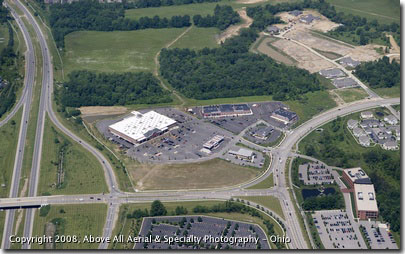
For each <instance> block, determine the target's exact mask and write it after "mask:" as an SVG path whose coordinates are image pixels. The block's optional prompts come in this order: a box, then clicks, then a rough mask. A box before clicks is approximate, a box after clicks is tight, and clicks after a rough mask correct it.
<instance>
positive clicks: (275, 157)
mask: <svg viewBox="0 0 405 254" xmlns="http://www.w3.org/2000/svg"><path fill="white" fill-rule="evenodd" d="M5 3H6V5H8V7H9V8H10V9H11V10H12V8H14V7H13V6H11V5H9V4H7V2H5ZM13 3H14V4H15V5H16V6H17V7H18V8H19V9H20V10H21V11H22V12H24V16H25V17H26V18H27V20H28V23H29V24H30V26H32V27H33V28H34V31H35V34H36V35H35V36H36V37H37V38H38V41H39V44H40V49H41V54H42V58H43V69H42V70H43V81H42V90H41V102H40V109H39V115H38V126H37V132H36V139H35V148H34V156H33V157H34V161H33V167H32V169H31V176H30V188H29V197H18V183H19V179H20V175H19V174H20V173H21V172H20V171H21V167H22V165H21V162H22V158H23V153H24V150H23V149H24V144H25V137H26V129H27V124H28V119H29V108H30V106H31V101H32V87H33V84H34V74H35V64H36V63H35V55H34V48H33V45H32V41H31V38H30V34H29V33H28V31H27V29H26V27H25V25H24V23H23V22H22V19H21V18H20V17H19V16H18V14H16V13H15V12H14V11H13V10H12V14H13V16H14V18H15V19H16V21H17V23H18V25H19V27H20V29H21V30H22V31H23V35H24V38H25V41H26V43H27V46H28V47H27V48H28V51H27V58H26V59H28V60H27V66H26V67H27V68H26V72H27V73H26V80H25V88H24V91H26V92H24V93H23V96H22V97H21V100H20V101H19V102H18V103H17V106H16V107H15V108H17V107H20V106H21V105H24V113H23V118H22V125H21V130H20V136H19V141H18V150H19V152H18V153H17V156H16V163H15V167H14V173H13V182H12V189H11V192H10V198H5V199H1V200H0V206H2V207H3V206H21V205H46V204H91V203H105V204H107V205H108V212H107V218H106V223H105V226H104V230H103V237H108V236H110V237H111V234H112V231H113V229H114V226H115V222H116V221H117V214H118V209H119V206H120V205H121V204H125V203H139V202H150V201H154V200H157V199H159V200H161V201H168V202H169V201H173V202H175V201H187V200H190V201H191V200H229V199H230V198H232V197H236V196H268V195H272V196H275V197H277V198H278V199H279V200H280V201H281V202H280V203H281V205H282V208H283V211H284V214H285V217H286V219H285V220H281V221H282V223H283V224H284V225H285V226H286V234H287V235H288V236H289V237H290V239H291V243H290V245H289V247H290V248H299V249H306V248H310V247H311V246H307V244H306V242H305V240H304V236H303V234H306V232H302V229H301V227H300V224H299V218H298V217H297V215H296V213H295V211H294V206H293V202H294V201H293V200H291V197H290V194H289V192H288V189H289V188H290V186H292V182H291V175H290V177H289V180H290V181H289V182H287V181H286V176H285V169H286V166H288V165H287V164H286V162H287V159H288V157H290V156H291V152H292V151H293V150H294V145H296V144H297V142H299V140H301V139H302V138H303V137H304V136H305V135H307V134H308V133H309V132H311V131H312V130H313V129H315V128H317V127H318V126H321V125H323V124H325V123H327V122H329V121H332V120H334V119H336V117H338V116H344V115H347V114H351V113H353V112H357V111H362V110H365V109H370V108H375V107H380V106H381V105H391V104H398V103H400V99H399V98H393V99H383V98H380V97H379V96H378V95H374V94H373V93H371V92H370V93H369V94H370V97H372V98H369V99H366V100H363V101H357V102H355V103H351V104H345V105H341V106H339V107H337V108H334V109H331V110H329V111H327V112H324V113H322V114H320V115H317V116H315V117H313V118H312V119H311V120H309V121H307V122H305V123H304V124H302V125H300V126H299V127H297V128H295V129H294V130H292V131H289V132H288V133H287V135H286V137H285V139H284V140H283V141H282V142H281V144H280V145H279V146H278V147H276V148H272V149H268V152H267V153H268V155H269V156H271V157H272V162H271V164H270V166H269V168H268V170H266V172H265V173H264V174H262V175H261V176H259V177H258V178H256V179H254V180H253V181H250V182H248V183H244V184H240V185H238V186H233V187H228V188H219V189H211V190H178V191H145V192H136V193H129V192H123V191H120V190H119V188H118V184H117V180H116V176H115V173H114V170H113V168H112V166H111V164H110V163H109V161H108V160H107V159H106V158H105V157H104V155H103V154H102V153H101V152H100V151H98V150H97V149H96V148H94V147H92V146H91V145H90V144H89V143H87V142H86V141H84V140H82V139H80V138H79V137H78V136H77V135H75V134H74V133H73V132H71V131H70V130H69V129H67V128H66V127H65V126H63V124H62V123H61V122H60V121H59V119H58V116H57V115H56V113H55V112H54V110H53V108H52V93H53V65H52V61H51V55H50V52H49V47H48V44H47V41H46V37H45V36H44V34H43V31H42V30H41V26H40V25H39V24H38V22H37V20H36V19H35V18H34V16H33V15H32V14H31V12H30V11H28V9H27V8H26V7H25V5H24V4H21V3H20V1H13ZM35 53H38V54H39V52H35ZM367 89H368V88H367ZM370 91H371V90H370ZM368 92H369V91H368ZM26 108H27V109H26ZM46 114H48V116H49V118H50V120H51V121H52V122H53V123H54V124H55V125H56V127H57V128H58V129H60V130H61V131H62V132H63V133H65V134H66V135H67V136H69V138H71V139H72V140H73V141H75V142H77V143H79V144H80V145H81V146H83V147H84V148H85V149H86V150H88V151H90V152H91V153H92V154H93V155H94V156H95V157H96V158H97V160H98V161H99V162H100V164H101V165H102V166H103V169H104V173H105V178H106V182H107V185H108V187H109V193H105V194H94V195H64V196H36V194H37V193H36V192H37V185H38V177H39V165H40V159H41V149H42V148H41V147H42V136H43V124H44V119H45V115H46ZM10 118H11V117H10ZM10 118H8V119H10ZM6 119H7V118H6ZM6 119H5V120H4V121H3V122H4V123H5V122H7V121H6ZM3 122H0V124H1V123H3ZM24 132H25V134H24ZM262 149H263V148H262ZM271 173H273V177H274V180H275V181H274V182H275V187H274V188H271V189H261V190H248V189H246V188H247V187H250V186H253V185H255V184H257V183H259V182H261V181H263V180H264V179H266V178H267V177H269V176H270V174H271ZM289 174H291V172H290V171H289ZM14 211H15V210H7V213H6V226H5V228H4V233H3V241H2V247H3V248H5V249H7V248H9V247H10V244H9V241H8V239H9V236H10V235H12V231H13V223H14ZM33 219H34V210H33V209H28V210H27V214H26V219H25V225H24V236H27V237H29V236H31V234H32V228H33ZM23 247H24V248H30V246H29V245H24V246H23ZM107 247H108V245H107V244H106V243H101V244H100V246H99V248H101V249H106V248H107Z"/></svg>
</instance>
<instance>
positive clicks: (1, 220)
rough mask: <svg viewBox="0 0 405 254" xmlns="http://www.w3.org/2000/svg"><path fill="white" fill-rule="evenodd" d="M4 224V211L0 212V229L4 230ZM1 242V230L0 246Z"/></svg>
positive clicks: (0, 233) (1, 233)
mask: <svg viewBox="0 0 405 254" xmlns="http://www.w3.org/2000/svg"><path fill="white" fill-rule="evenodd" d="M5 222H6V212H5V211H0V228H2V229H4V226H5ZM2 241H3V230H0V245H1V244H2Z"/></svg>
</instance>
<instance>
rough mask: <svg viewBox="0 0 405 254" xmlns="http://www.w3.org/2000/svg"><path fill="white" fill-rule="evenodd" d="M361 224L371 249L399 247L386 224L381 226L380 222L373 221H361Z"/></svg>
mask: <svg viewBox="0 0 405 254" xmlns="http://www.w3.org/2000/svg"><path fill="white" fill-rule="evenodd" d="M360 225H361V226H362V227H363V230H364V231H363V232H364V234H365V237H366V240H367V241H368V243H369V244H370V246H371V249H398V246H397V244H396V242H395V240H394V237H393V236H392V234H391V233H389V232H388V230H387V228H385V225H384V226H381V225H380V224H379V223H378V222H373V221H360ZM379 225H380V226H381V227H379Z"/></svg>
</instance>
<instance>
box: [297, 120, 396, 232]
mask: <svg viewBox="0 0 405 254" xmlns="http://www.w3.org/2000/svg"><path fill="white" fill-rule="evenodd" d="M308 138H309V137H308ZM304 141H305V140H304ZM353 142H355V141H354V140H353V137H352V136H351V134H350V133H349V131H348V130H347V128H346V121H344V120H343V118H338V119H336V120H334V121H333V122H331V123H329V124H327V125H326V126H325V127H324V131H323V132H322V133H321V134H319V135H317V137H315V138H313V139H311V140H307V141H306V142H305V143H304V144H303V147H300V150H303V151H304V153H305V154H306V155H308V156H312V157H315V158H318V159H320V160H322V161H324V162H325V163H327V164H328V165H333V166H337V167H342V168H351V167H359V166H361V167H362V168H363V169H365V171H366V172H367V174H368V176H369V177H370V178H371V181H372V182H373V184H374V188H375V191H376V196H377V203H378V208H379V211H380V215H381V216H382V217H383V218H384V220H385V221H388V222H389V223H390V226H391V229H392V230H393V231H395V232H400V226H401V224H400V210H401V209H400V203H401V197H400V193H401V190H400V179H401V156H400V152H399V151H385V150H382V149H381V148H380V147H379V146H376V147H370V148H362V147H360V145H356V146H357V147H356V148H352V146H353ZM300 146H301V145H300ZM348 147H350V148H348Z"/></svg>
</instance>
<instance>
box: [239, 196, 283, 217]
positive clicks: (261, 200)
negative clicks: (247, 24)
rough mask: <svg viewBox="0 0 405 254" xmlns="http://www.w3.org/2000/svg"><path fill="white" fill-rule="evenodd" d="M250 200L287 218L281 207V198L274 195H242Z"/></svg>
mask: <svg viewBox="0 0 405 254" xmlns="http://www.w3.org/2000/svg"><path fill="white" fill-rule="evenodd" d="M240 198H241V199H245V200H248V201H252V202H255V203H256V204H259V205H262V206H264V207H267V208H269V209H270V210H272V211H273V212H275V213H276V214H277V215H278V216H280V217H281V218H283V219H285V217H284V213H283V209H282V208H281V204H280V200H278V198H276V197H273V196H249V197H240Z"/></svg>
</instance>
